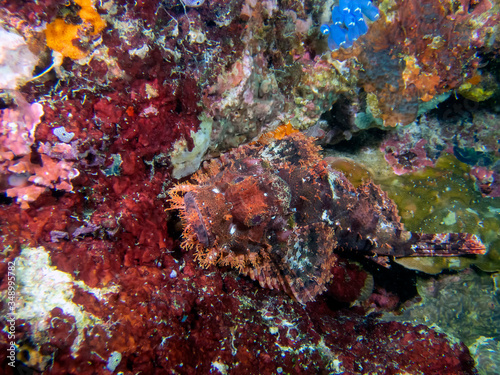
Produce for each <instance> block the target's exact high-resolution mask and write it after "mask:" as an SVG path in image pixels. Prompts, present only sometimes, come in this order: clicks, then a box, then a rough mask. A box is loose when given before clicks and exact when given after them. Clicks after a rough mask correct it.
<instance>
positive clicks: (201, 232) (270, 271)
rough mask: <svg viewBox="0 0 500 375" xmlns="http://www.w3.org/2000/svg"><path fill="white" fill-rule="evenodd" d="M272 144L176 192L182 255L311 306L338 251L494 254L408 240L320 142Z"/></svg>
mask: <svg viewBox="0 0 500 375" xmlns="http://www.w3.org/2000/svg"><path fill="white" fill-rule="evenodd" d="M289 127H290V125H288V128H289ZM273 135H275V136H276V135H278V139H276V140H273V141H272V142H270V143H269V139H265V140H266V142H265V144H264V145H257V144H255V145H250V146H241V147H239V148H238V149H236V150H233V151H232V152H230V153H228V154H224V155H222V156H221V158H220V159H218V160H212V161H211V162H210V163H207V164H206V165H205V166H204V168H203V170H201V171H200V172H198V173H197V174H196V175H195V176H194V177H193V183H192V184H186V183H180V184H178V185H176V186H174V187H173V188H172V189H170V190H169V191H168V194H169V195H170V196H171V200H170V202H171V205H172V208H173V209H179V210H180V211H181V217H182V218H183V221H184V225H185V229H184V234H183V236H184V242H183V244H182V246H183V248H184V249H186V250H189V249H194V250H195V251H196V257H197V259H198V260H199V262H200V264H201V265H203V266H205V267H208V266H210V265H215V264H217V265H230V266H231V267H234V268H236V269H238V271H239V272H241V273H243V274H245V275H248V276H250V278H252V279H254V280H258V281H259V283H260V284H261V285H262V286H266V287H268V288H271V289H281V290H284V291H286V292H287V293H289V294H290V295H293V297H295V298H296V299H297V300H298V301H299V302H303V303H304V302H308V301H311V300H314V299H315V297H316V296H317V295H318V294H320V293H321V292H323V291H324V290H325V289H326V287H325V285H326V284H327V283H328V282H329V281H330V279H331V277H332V276H333V274H332V272H331V267H332V266H333V265H335V263H336V261H337V257H336V255H335V253H334V249H336V248H339V249H344V250H346V249H350V250H355V251H360V252H364V253H366V254H367V255H368V256H370V257H376V256H377V255H379V256H382V257H383V256H396V257H406V256H419V255H420V256H453V255H461V254H483V253H484V252H485V247H484V245H483V244H482V243H481V241H480V240H479V239H478V238H477V237H476V236H473V235H468V234H456V233H447V234H436V235H427V234H420V233H410V232H407V231H405V230H404V228H403V225H402V224H401V223H400V217H399V215H398V213H397V209H396V206H395V205H394V203H393V202H392V201H391V200H390V199H388V197H387V196H386V195H385V194H384V193H383V192H382V191H381V190H380V188H379V187H377V186H376V185H374V184H373V183H372V182H368V183H364V184H362V185H360V186H359V187H358V188H357V189H355V188H354V187H353V186H352V185H351V184H350V183H349V181H348V180H347V179H346V178H345V176H344V175H343V174H342V173H341V172H339V171H335V170H333V169H330V168H329V167H328V165H327V164H326V163H325V162H324V161H322V160H321V157H320V155H319V153H318V151H319V148H318V147H317V146H315V145H314V144H313V139H312V138H308V137H305V136H304V135H303V134H302V133H292V134H291V135H286V136H284V137H283V136H282V133H281V132H274V133H273ZM266 138H269V137H266ZM379 262H385V261H384V260H382V259H380V260H379Z"/></svg>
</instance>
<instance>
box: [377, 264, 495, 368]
mask: <svg viewBox="0 0 500 375" xmlns="http://www.w3.org/2000/svg"><path fill="white" fill-rule="evenodd" d="M498 282H499V276H498V274H493V275H480V274H476V273H475V272H474V271H472V270H470V269H469V270H465V271H462V272H461V273H458V274H456V275H442V276H438V277H436V278H430V279H427V280H426V279H421V278H419V279H418V284H417V288H418V292H419V295H420V298H421V300H420V301H416V302H415V303H413V304H408V307H406V308H405V309H404V310H403V312H402V313H401V314H400V315H392V314H385V315H384V317H385V319H387V320H395V321H405V322H411V323H412V324H416V323H417V324H425V325H427V326H429V327H431V326H432V327H433V328H435V329H439V330H440V331H443V332H446V334H447V335H450V336H452V337H455V338H457V339H459V340H460V341H462V342H464V343H465V344H466V345H469V346H472V345H474V346H475V347H476V349H475V350H474V351H475V353H476V356H477V357H476V358H477V359H478V361H483V362H486V364H485V363H483V366H482V368H483V370H486V369H487V368H488V367H490V365H487V363H488V362H490V361H491V360H492V359H493V362H494V358H495V357H497V358H498V353H497V352H493V353H490V355H489V357H490V360H488V359H487V357H486V356H485V354H486V353H484V352H483V353H482V351H480V350H478V349H479V347H478V346H479V345H481V341H483V343H482V344H483V345H484V338H485V337H489V338H490V340H491V341H492V343H490V345H491V344H492V346H493V347H494V346H495V345H496V346H497V345H498V342H499V340H500V330H499V326H498V314H499V312H500V293H499V288H498ZM481 357H482V358H481ZM496 366H498V363H497V364H496ZM492 370H493V369H492V368H491V367H490V368H489V370H488V371H485V372H483V373H488V374H494V373H495V371H492Z"/></svg>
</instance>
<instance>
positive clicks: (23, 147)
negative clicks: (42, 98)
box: [0, 94, 43, 162]
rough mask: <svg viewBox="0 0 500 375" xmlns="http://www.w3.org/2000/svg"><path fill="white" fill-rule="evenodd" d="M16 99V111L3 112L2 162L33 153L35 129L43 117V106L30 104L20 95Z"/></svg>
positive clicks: (0, 128)
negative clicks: (31, 148)
mask: <svg viewBox="0 0 500 375" xmlns="http://www.w3.org/2000/svg"><path fill="white" fill-rule="evenodd" d="M15 99H16V102H17V108H16V109H10V108H7V109H4V110H2V111H1V120H0V131H1V134H0V162H2V161H4V160H12V159H13V158H14V157H15V156H22V155H27V154H29V153H30V152H31V151H30V147H31V145H32V144H33V142H34V134H35V129H36V126H37V125H38V124H39V123H40V119H41V117H42V116H43V107H42V105H41V104H38V103H33V104H28V103H27V102H26V100H24V98H23V97H22V96H21V95H20V94H15Z"/></svg>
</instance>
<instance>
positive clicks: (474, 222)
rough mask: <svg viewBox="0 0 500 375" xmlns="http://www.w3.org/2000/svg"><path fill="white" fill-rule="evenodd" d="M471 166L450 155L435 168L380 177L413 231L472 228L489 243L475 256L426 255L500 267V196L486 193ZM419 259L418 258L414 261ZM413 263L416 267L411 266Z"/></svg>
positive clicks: (439, 261) (437, 264) (459, 264)
mask: <svg viewBox="0 0 500 375" xmlns="http://www.w3.org/2000/svg"><path fill="white" fill-rule="evenodd" d="M469 170H470V167H469V166H468V165H467V164H465V163H462V162H460V161H459V160H458V159H456V158H455V157H454V156H453V155H451V154H445V155H443V156H441V157H440V158H439V159H438V160H437V162H436V165H435V167H433V168H426V169H424V170H422V171H418V172H416V173H412V174H406V175H401V176H396V175H392V176H390V175H389V176H388V175H387V174H385V175H380V176H379V177H377V178H375V180H376V183H378V184H380V185H381V187H382V189H383V190H385V191H386V192H387V193H388V195H389V197H390V198H392V199H393V200H394V201H395V202H396V204H397V206H398V209H399V214H400V215H401V218H402V220H403V222H404V224H405V227H406V228H407V229H408V230H411V231H416V232H425V233H441V232H467V233H473V234H476V235H478V236H479V237H480V238H481V240H482V241H483V242H484V243H485V244H486V246H487V247H488V248H489V251H488V253H487V254H485V255H482V256H478V257H477V259H471V258H456V257H453V258H450V259H443V258H435V259H433V260H430V261H429V260H427V261H426V262H428V263H429V262H431V263H432V265H433V266H434V270H435V271H437V272H431V273H439V269H444V268H452V269H462V268H465V267H467V266H469V265H470V264H471V263H473V264H475V265H477V266H478V267H480V268H481V269H482V270H484V271H490V272H492V271H498V270H500V237H499V232H500V220H499V219H500V199H494V198H488V197H483V196H482V195H481V193H480V192H479V191H477V189H476V187H475V184H474V181H473V180H472V178H470V177H469ZM415 262H417V260H416V259H415V260H413V263H415ZM410 268H411V267H410Z"/></svg>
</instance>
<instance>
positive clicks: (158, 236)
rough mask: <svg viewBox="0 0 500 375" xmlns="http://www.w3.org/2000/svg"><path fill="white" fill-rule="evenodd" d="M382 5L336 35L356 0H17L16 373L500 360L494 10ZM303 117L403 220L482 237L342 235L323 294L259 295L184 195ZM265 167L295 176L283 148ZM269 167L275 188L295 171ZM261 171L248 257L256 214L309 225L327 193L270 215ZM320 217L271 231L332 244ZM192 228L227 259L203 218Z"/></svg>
mask: <svg viewBox="0 0 500 375" xmlns="http://www.w3.org/2000/svg"><path fill="white" fill-rule="evenodd" d="M368 3H370V4H369V5H370V7H376V9H377V13H378V16H377V17H372V18H373V19H371V18H369V17H368V16H367V15H368V14H369V13H368V11H367V10H366V11H365V12H362V14H363V15H364V17H365V18H363V21H362V26H363V30H362V31H363V32H361V31H360V32H359V33H358V32H357V33H356V34H355V38H354V37H353V35H354V34H352V32H351V33H350V34H349V35H347V34H345V35H343V37H344V38H347V39H345V40H347V41H349V43H347V44H344V46H342V45H339V48H330V47H332V43H331V42H330V46H329V41H328V36H325V35H324V34H323V33H322V31H321V25H324V24H328V25H331V24H332V22H334V21H335V19H334V18H332V10H335V12H338V11H339V10H340V11H342V10H343V9H347V10H348V12H349V13H350V12H352V13H353V14H354V13H355V12H357V8H358V6H362V5H363V2H360V1H352V2H349V1H343V0H342V1H326V2H325V1H319V0H305V1H298V0H285V1H279V2H278V1H276V0H263V1H256V0H206V1H199V0H198V1H191V0H190V1H187V0H186V1H183V0H162V1H160V0H137V1H129V0H102V1H93V0H70V1H66V0H64V1H63V0H37V1H35V0H26V1H22V2H20V1H9V0H0V130H1V131H0V310H1V311H2V314H1V317H0V323H1V324H2V330H1V332H0V362H1V366H2V369H5V373H6V374H9V373H10V374H17V373H40V372H41V373H44V374H109V373H123V374H129V373H130V374H136V373H148V374H171V373H179V374H207V373H221V374H242V373H249V374H253V373H255V374H281V373H283V374H285V373H289V374H299V373H304V374H309V373H310V374H318V373H330V374H331V373H338V374H341V373H343V374H377V373H379V374H396V373H402V372H405V373H412V374H417V373H418V374H432V373H440V374H475V373H478V372H479V373H482V374H496V373H498V355H499V352H498V350H499V349H498V348H499V337H498V332H497V330H496V327H497V326H498V323H499V319H500V318H499V317H498V271H499V270H500V238H499V235H498V233H500V220H499V212H500V202H499V200H498V199H499V196H500V152H499V147H500V146H499V133H500V125H499V116H500V104H499V99H500V89H499V81H500V74H499V72H500V69H499V66H500V63H499V60H498V53H499V52H498V51H499V47H500V30H499V27H500V26H499V20H500V16H499V14H500V3H499V1H498V0H474V1H473V0H470V1H469V0H424V1H421V0H420V1H417V0H409V1H403V0H395V1H387V0H383V1H373V2H371V1H368V2H367V4H368ZM359 4H361V5H359ZM365 5H366V4H365ZM363 6H364V5H363ZM372 9H373V8H372ZM370 14H371V13H370ZM349 20H350V17H349V14H343V15H342V22H343V24H342V26H341V29H342V30H340V31H339V30H335V32H336V33H337V34H335V35H336V36H338V35H339V34H338V33H342V32H344V33H347V32H348V27H349V26H348V25H349ZM359 22H360V25H361V21H359ZM358 26H359V25H358ZM328 27H329V30H330V27H331V26H328ZM341 36H342V35H341ZM286 124H288V125H286ZM282 125H286V127H285V129H288V130H285V133H286V134H282V132H283V130H282V129H284V128H283V127H282ZM296 131H300V132H302V133H303V134H304V135H301V137H305V136H308V137H313V138H308V139H311V141H310V142H313V141H312V139H314V142H315V143H316V145H319V146H321V147H322V150H321V151H320V150H319V148H316V147H317V146H314V147H315V150H317V152H318V156H317V158H321V159H322V160H323V159H324V163H327V164H328V168H330V169H331V170H336V171H340V172H342V174H343V175H344V176H345V179H346V180H349V182H348V183H349V186H351V184H352V189H362V188H360V186H361V187H362V186H367V185H370V184H371V185H370V186H375V184H377V185H379V186H380V190H381V191H385V192H387V195H384V197H387V198H386V199H387V201H389V200H391V202H392V201H393V202H394V204H393V205H394V209H393V210H394V212H395V210H396V206H397V211H398V212H399V214H398V213H396V215H399V216H398V223H400V221H399V218H400V219H401V223H404V226H405V228H406V229H407V230H408V231H411V232H415V233H417V232H426V233H469V234H470V235H471V236H477V238H480V239H481V241H482V243H484V245H485V248H481V251H477V252H476V253H477V254H476V255H467V256H461V257H456V256H452V257H440V256H438V257H430V258H429V257H417V256H411V257H408V256H401V257H395V256H394V254H389V253H387V254H383V255H382V256H375V255H374V254H370V256H369V257H367V256H366V255H367V254H366V253H365V254H355V253H350V252H346V251H342V249H338V251H336V252H335V254H334V255H331V254H330V253H328V256H327V257H326V258H325V259H327V260H328V259H329V260H330V261H328V262H327V263H328V264H327V265H324V266H323V268H324V270H326V271H327V272H326V275H327V276H324V277H323V279H322V280H321V288H319V289H318V290H317V291H316V292H315V295H314V296H313V298H301V297H300V296H301V294H300V293H299V294H294V293H293V291H292V290H287V287H281V288H278V287H277V288H274V289H270V288H269V287H270V286H274V283H275V282H274V281H265V282H263V284H264V286H265V288H263V287H261V286H260V285H259V282H258V281H259V277H254V276H255V274H252V272H251V271H249V270H247V271H245V272H243V273H241V272H240V271H242V267H238V265H237V262H236V263H234V264H232V263H229V262H227V263H224V262H208V261H207V262H201V263H202V265H200V255H199V253H197V251H196V250H197V249H194V248H192V247H190V246H183V245H182V244H183V243H184V242H185V239H186V236H185V237H183V234H182V233H183V230H185V228H184V227H183V226H185V224H186V223H185V222H183V221H182V220H181V217H180V214H179V212H178V211H176V210H173V209H172V208H175V205H172V202H171V201H170V197H169V194H168V192H169V191H170V192H171V191H172V190H171V189H172V188H173V187H174V186H176V184H179V183H181V184H187V182H186V181H187V180H188V178H190V176H191V175H192V174H193V173H195V172H196V171H197V170H198V169H199V168H200V167H203V166H204V165H205V166H209V165H215V164H214V163H216V162H215V160H223V159H224V157H225V156H224V155H228V153H229V154H231V153H233V154H231V155H234V153H237V152H238V151H237V150H238V147H239V146H242V145H243V147H247V148H248V147H250V148H251V147H254V145H255V144H256V142H257V143H259V144H262V145H264V144H271V143H272V142H273V140H274V139H281V138H282V137H284V136H287V135H289V134H288V133H292V132H296ZM245 145H246V146H245ZM263 147H264V146H263ZM266 157H267V158H269V157H271V159H269V160H274V159H273V158H272V155H271V156H270V155H267V156H266ZM300 157H305V156H304V155H297V158H296V159H297V160H295V161H294V162H296V163H297V165H301V160H300ZM219 158H220V159H219ZM245 163H246V166H247V167H248V168H254V167H256V163H255V160H253V159H248V160H246V162H245ZM304 163H305V162H304V161H303V164H304ZM262 166H263V167H266V168H269V167H270V166H272V167H275V169H276V170H279V171H281V172H280V173H282V174H283V173H284V174H285V175H286V173H285V172H283V171H285V169H286V166H284V165H281V164H279V160H278V158H277V157H276V159H275V160H274V161H273V162H272V163H270V164H269V165H267V164H263V165H262ZM280 168H281V169H280ZM318 173H319V172H318ZM303 177H304V180H307V177H308V176H303ZM269 178H270V180H269V181H268V182H269V186H270V187H271V188H272V189H271V190H269V192H268V193H269V194H270V193H275V194H278V195H279V192H280V191H281V190H283V189H281V188H280V187H283V186H284V185H283V184H281V181H280V179H281V180H283V178H282V177H272V178H271V177H269ZM370 181H374V183H372V182H370ZM241 182H242V181H236V183H241ZM324 182H325V183H326V182H328V179H325V180H324ZM303 184H304V186H306V184H307V182H306V181H304V182H303ZM333 185H334V184H333ZM252 186H253V185H252V184H249V185H248V186H247V185H244V184H241V186H240V188H241V189H240V191H239V193H238V194H237V193H236V192H235V193H234V194H233V197H232V200H233V201H235V202H236V201H237V202H239V204H240V206H239V208H238V209H239V211H238V212H239V213H240V216H241V219H242V220H241V222H242V223H243V224H238V225H240V226H239V227H238V226H237V227H235V228H234V233H238V234H239V233H247V232H248V233H250V234H251V235H250V236H249V237H245V238H244V241H242V242H243V243H245V248H242V249H240V252H238V251H237V250H238V249H236V253H235V254H236V257H237V256H238V255H241V254H243V253H244V252H245V251H247V250H249V249H253V248H257V245H256V244H257V243H260V242H259V241H260V240H259V238H261V237H262V234H263V233H264V229H262V231H261V232H259V233H257V232H258V231H257V230H256V229H254V230H249V228H257V227H259V226H258V224H260V221H261V220H264V219H265V220H268V219H269V220H271V219H270V218H271V217H272V216H273V215H274V213H273V212H274V211H273V210H279V209H280V207H281V209H282V210H289V211H288V212H287V215H284V217H286V218H287V220H285V221H284V222H283V223H281V224H282V225H283V228H285V226H286V227H287V228H294V225H295V224H296V223H297V222H298V221H297V220H301V223H302V224H303V227H304V228H305V227H306V226H307V222H308V220H309V217H307V215H306V214H304V212H306V213H308V214H309V213H310V210H312V208H314V207H317V206H318V201H317V199H320V200H321V199H322V198H324V196H323V197H322V196H315V195H314V194H311V195H307V194H306V195H303V194H297V195H296V196H294V198H297V199H298V200H297V202H300V204H298V203H297V202H295V203H294V204H295V206H294V205H291V204H290V202H289V203H288V205H287V204H282V205H281V206H280V207H277V206H276V205H274V206H269V207H268V205H266V204H264V203H263V202H264V200H260V201H259V197H258V196H255V195H252V194H247V196H246V197H245V196H244V193H245V192H250V191H253V190H252V189H251V187H252ZM290 188H292V189H295V188H296V187H294V186H292V185H290ZM332 189H333V188H332ZM254 190H255V189H254ZM303 190H304V189H303ZM333 190H334V189H333ZM333 190H332V191H333ZM296 191H302V190H300V189H298V188H296ZM304 191H306V190H304ZM353 191H354V190H353ZM241 194H243V195H241ZM384 194H385V193H384ZM242 197H244V198H245V199H243V198H242ZM261 198H262V197H261ZM282 198H283V199H282V202H285V201H287V200H286V197H282ZM303 198H304V199H303ZM330 198H332V197H331V196H330ZM189 199H190V198H188V206H189V207H190V214H191V218H193V217H194V218H195V220H194V221H195V222H198V221H199V217H197V216H196V215H198V214H199V213H200V215H201V212H202V210H201V208H200V207H199V206H197V205H194V204H191V205H189ZM263 199H264V198H263ZM307 200H309V201H311V200H316V201H314V202H313V203H311V204H309V205H308V204H307ZM287 202H288V201H287ZM278 206H279V205H278ZM291 207H295V208H296V211H297V208H298V212H296V211H293V215H292V211H291ZM300 207H303V209H302V210H303V211H301V209H300ZM304 207H305V208H304ZM352 207H354V206H352ZM352 207H345V209H346V210H348V209H350V208H352ZM306 208H307V209H306ZM308 209H309V211H308ZM276 212H277V211H276ZM301 212H302V213H301ZM325 212H326V211H325ZM391 212H392V211H391ZM315 214H318V215H319V216H318V217H320V218H321V217H322V216H321V214H322V212H320V211H318V212H316V213H315ZM354 214H356V212H354ZM357 214H358V217H359V220H357V221H356V223H364V224H363V225H365V224H366V222H364V221H363V220H361V219H363V218H364V216H363V214H362V212H357ZM193 215H195V216H193ZM327 216H328V215H327ZM351 217H353V216H351ZM292 218H293V219H292ZM328 219H329V218H328V217H325V218H324V219H323V220H324V221H325V222H327V221H328ZM226 220H227V221H228V222H230V220H231V218H230V217H227V218H226ZM265 220H264V221H265ZM272 220H274V219H272ZM269 222H270V221H269ZM332 225H333V224H332ZM398 225H399V224H398ZM401 225H402V224H401ZM313 227H314V226H313V225H312V224H311V226H310V227H309V230H308V231H307V233H306V232H304V233H302V234H300V233H298V234H297V233H288V232H287V231H286V230H285V231H276V232H273V233H275V234H274V235H275V238H271V239H269V243H273V244H279V243H281V244H282V245H280V246H281V248H280V250H275V251H282V252H283V253H286V252H285V250H286V249H287V248H286V246H287V245H286V244H288V242H287V240H286V239H287V238H289V237H290V238H291V237H294V236H295V237H294V238H295V239H297V241H296V242H297V243H302V242H304V241H305V242H307V241H309V243H321V244H322V245H323V246H322V248H324V249H326V248H327V247H328V246H327V245H329V244H330V245H331V246H333V242H332V241H331V238H330V237H331V236H330V237H329V236H326V235H325V236H323V237H321V236H320V237H319V239H318V238H314V236H315V233H319V232H318V231H317V230H313V229H311V228H313ZM314 228H316V229H317V228H318V227H317V226H316V227H314ZM228 229H229V231H231V230H233V229H231V228H228ZM379 229H380V228H379ZM245 230H246V231H245ZM365 232H367V230H365ZM365 232H363V231H362V230H359V228H357V230H356V231H354V233H365ZM191 233H192V234H194V235H195V236H196V240H198V242H200V243H201V244H210V245H211V246H210V247H212V248H217V249H219V250H221V251H222V252H224V249H223V247H222V246H221V247H220V248H218V247H216V246H213V244H211V243H210V241H212V240H213V238H211V237H204V233H208V232H206V228H205V231H204V229H203V228H202V229H200V228H196V229H193V230H192V232H191ZM266 233H267V232H266ZM380 233H381V232H380V231H379V232H377V234H378V235H380ZM185 234H186V233H185ZM259 236H261V237H259ZM242 238H243V237H242ZM354 238H355V237H353V239H352V241H354V242H355V240H354ZM474 238H475V237H474ZM365 240H366V239H365ZM318 241H319V242H318ZM350 241H351V240H350ZM352 241H351V242H349V244H351V245H352V243H353V242H352ZM368 242H370V241H368V240H367V242H366V243H368ZM375 242H377V241H376V239H373V238H372V239H371V242H370V243H372V244H373V243H375ZM377 243H380V244H383V243H384V241H378V242H377ZM283 246H284V248H283ZM206 247H207V246H206ZM278 247H279V246H278ZM198 250H199V249H198ZM310 250H312V251H314V248H311V249H310ZM395 250H398V249H395ZM483 250H485V251H483ZM328 251H330V250H328ZM482 252H485V254H480V253H482ZM224 254H225V253H224ZM262 254H264V253H262ZM271 255H272V254H271ZM379 255H380V254H379ZM406 255H408V254H406ZM414 255H417V254H414ZM440 255H443V253H442V252H441V254H440ZM447 255H451V254H447ZM456 255H458V254H456ZM262 256H264V255H262ZM333 258H334V260H335V261H334V262H332V261H331V260H332V259H333ZM254 261H255V260H254ZM288 261H290V262H293V259H288ZM248 262H249V264H252V260H251V259H250V260H248ZM320 263H321V262H320ZM230 265H231V266H233V267H232V268H231V267H229V266H230ZM296 265H297V267H303V268H304V267H306V268H307V267H308V265H307V264H305V263H304V264H302V263H300V262H299V263H296ZM203 266H205V267H203ZM318 267H320V266H318ZM309 271H310V270H309ZM309 271H306V272H304V273H303V275H306V276H307V277H310V278H311V277H312V278H313V276H311V275H314V273H313V272H309ZM253 272H255V271H253ZM283 272H284V271H283ZM280 277H282V279H283V280H285V279H286V277H288V279H287V280H292V279H291V277H292V276H290V275H288V274H286V272H285V273H283V275H282V276H280ZM325 278H326V279H325ZM255 280H257V281H255ZM269 280H270V279H269ZM293 281H294V282H293V283H292V284H290V283H289V282H288V281H287V282H288V284H286V283H284V284H283V285H294V288H296V289H297V290H300V288H301V287H303V285H302V284H301V283H303V284H304V285H308V283H310V284H309V285H312V284H314V283H315V282H316V281H315V280H312V281H311V280H305V279H301V280H300V281H299V280H293ZM305 289H307V288H305ZM297 296H298V297H299V298H297ZM464 324H465V325H464Z"/></svg>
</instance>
